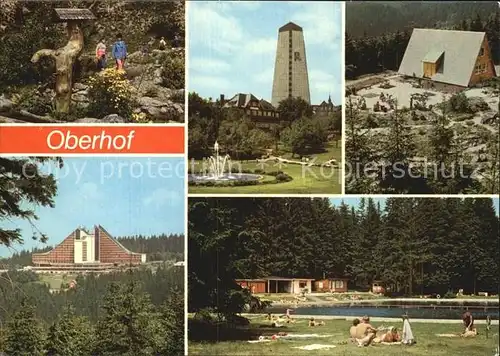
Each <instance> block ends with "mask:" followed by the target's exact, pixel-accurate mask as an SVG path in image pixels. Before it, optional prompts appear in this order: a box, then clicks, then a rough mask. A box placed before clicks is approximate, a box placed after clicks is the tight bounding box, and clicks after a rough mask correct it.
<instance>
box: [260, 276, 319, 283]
mask: <svg viewBox="0 0 500 356" xmlns="http://www.w3.org/2000/svg"><path fill="white" fill-rule="evenodd" d="M264 279H265V280H267V281H290V282H291V281H299V280H300V281H314V278H284V277H266V278H264Z"/></svg>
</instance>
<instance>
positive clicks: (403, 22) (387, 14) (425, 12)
mask: <svg viewBox="0 0 500 356" xmlns="http://www.w3.org/2000/svg"><path fill="white" fill-rule="evenodd" d="M497 10H498V4H497V2H496V1H484V2H483V1H462V2H458V1H446V2H424V1H422V2H402V1H398V2H386V1H383V2H366V1H360V2H348V3H346V32H347V33H349V35H350V36H351V37H353V38H356V37H363V36H370V37H371V36H379V35H382V34H384V33H387V32H396V31H404V30H405V29H408V28H413V27H431V28H433V27H437V28H446V27H454V26H456V25H459V24H460V23H461V22H462V21H464V20H469V19H470V18H471V17H473V16H475V15H476V14H479V16H480V17H481V18H487V17H488V16H489V15H490V14H492V13H494V12H495V11H497ZM374 14H377V15H376V16H374Z"/></svg>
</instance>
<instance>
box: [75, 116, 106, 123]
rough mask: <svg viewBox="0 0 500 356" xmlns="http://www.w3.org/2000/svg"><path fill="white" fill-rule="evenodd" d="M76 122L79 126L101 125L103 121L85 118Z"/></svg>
mask: <svg viewBox="0 0 500 356" xmlns="http://www.w3.org/2000/svg"><path fill="white" fill-rule="evenodd" d="M74 122H75V123H77V124H94V123H100V122H102V121H101V120H99V119H97V118H95V117H84V118H83V119H78V120H75V121H74Z"/></svg>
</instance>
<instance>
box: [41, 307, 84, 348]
mask: <svg viewBox="0 0 500 356" xmlns="http://www.w3.org/2000/svg"><path fill="white" fill-rule="evenodd" d="M93 336H94V332H93V330H92V327H91V325H90V323H89V322H88V320H87V319H86V318H84V317H78V316H76V315H75V312H74V309H73V307H72V306H66V308H65V310H64V312H63V314H62V315H61V318H60V319H59V320H57V321H56V322H54V323H53V324H52V325H51V326H50V328H49V335H48V338H47V346H46V350H47V356H65V355H74V356H85V355H90V354H91V352H92V350H93V346H94V345H93V344H94V340H93Z"/></svg>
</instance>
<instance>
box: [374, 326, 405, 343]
mask: <svg viewBox="0 0 500 356" xmlns="http://www.w3.org/2000/svg"><path fill="white" fill-rule="evenodd" d="M399 341H401V336H400V335H399V332H398V330H397V329H396V328H394V327H392V328H390V329H389V330H388V331H387V332H386V333H384V334H382V335H380V337H376V338H374V339H373V342H375V343H382V342H385V343H393V342H399Z"/></svg>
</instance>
